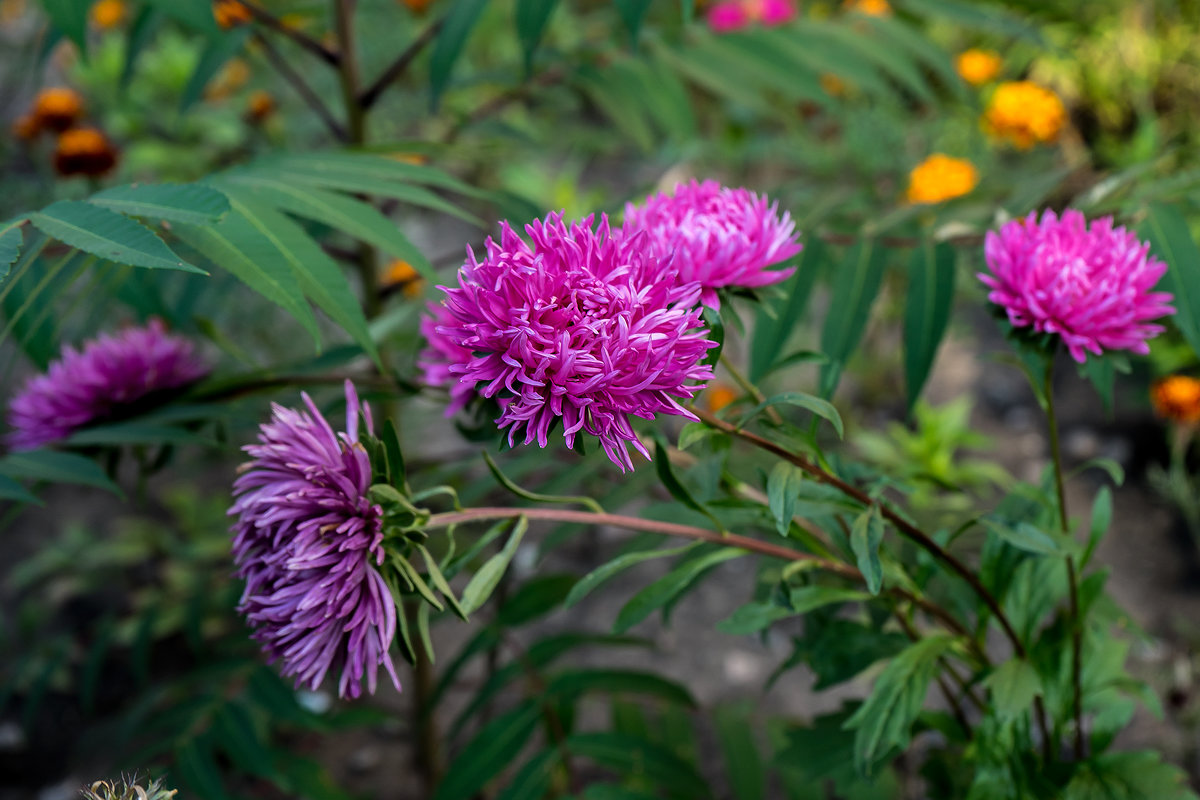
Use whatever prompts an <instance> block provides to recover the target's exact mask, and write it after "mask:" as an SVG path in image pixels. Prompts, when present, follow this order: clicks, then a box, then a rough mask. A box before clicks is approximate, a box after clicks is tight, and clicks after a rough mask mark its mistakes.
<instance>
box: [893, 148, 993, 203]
mask: <svg viewBox="0 0 1200 800" xmlns="http://www.w3.org/2000/svg"><path fill="white" fill-rule="evenodd" d="M977 183H979V171H978V170H976V169H975V165H974V164H972V163H971V162H970V161H967V160H965V159H962V158H953V157H951V156H947V155H944V154H942V153H934V154H933V155H931V156H930V157H929V158H927V159H925V160H924V161H922V162H921V163H920V164H918V165H917V166H915V167H913V169H912V172H910V173H909V174H908V192H907V193H906V195H905V196H906V197H907V199H908V202H910V203H941V202H942V201H944V200H950V199H952V198H955V197H962V196H963V195H964V194H967V193H969V192H970V191H971V190H972V189H974V188H975V185H976V184H977Z"/></svg>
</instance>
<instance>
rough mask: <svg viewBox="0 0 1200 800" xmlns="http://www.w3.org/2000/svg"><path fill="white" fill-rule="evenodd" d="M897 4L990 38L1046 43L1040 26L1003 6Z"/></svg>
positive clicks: (921, 0) (904, 0) (931, 1)
mask: <svg viewBox="0 0 1200 800" xmlns="http://www.w3.org/2000/svg"><path fill="white" fill-rule="evenodd" d="M897 4H898V5H899V6H900V8H902V9H904V10H905V11H911V12H912V13H914V14H921V15H927V16H930V17H941V18H944V19H947V20H950V21H952V22H956V23H958V24H960V25H963V26H964V27H967V28H972V29H974V30H978V31H981V32H983V33H986V34H989V35H997V34H1000V35H1005V36H1015V37H1017V38H1020V39H1025V40H1026V41H1030V42H1034V43H1037V44H1044V43H1045V38H1044V37H1043V36H1042V32H1041V31H1040V30H1039V29H1038V28H1037V26H1036V25H1033V24H1031V23H1030V22H1029V21H1028V20H1026V19H1023V18H1022V17H1021V16H1019V15H1017V14H1015V13H1013V12H1012V11H1009V10H1008V9H1006V8H1003V7H1001V6H999V5H993V4H990V3H980V2H974V0H972V2H966V1H965V0H897Z"/></svg>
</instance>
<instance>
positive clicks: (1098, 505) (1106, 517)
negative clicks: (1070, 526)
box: [1079, 486, 1113, 572]
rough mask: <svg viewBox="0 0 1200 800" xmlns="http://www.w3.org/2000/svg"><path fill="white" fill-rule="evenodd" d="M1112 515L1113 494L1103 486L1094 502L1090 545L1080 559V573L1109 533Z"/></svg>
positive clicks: (1089, 535) (1090, 526)
mask: <svg viewBox="0 0 1200 800" xmlns="http://www.w3.org/2000/svg"><path fill="white" fill-rule="evenodd" d="M1112 513H1113V504H1112V492H1111V491H1110V490H1109V488H1108V487H1107V486H1102V487H1100V491H1098V492H1096V498H1095V499H1094V500H1093V501H1092V520H1091V524H1090V525H1089V526H1088V543H1087V546H1086V547H1085V548H1084V550H1083V556H1082V557H1081V558H1080V559H1079V571H1080V572H1083V570H1084V569H1085V568H1086V567H1087V565H1088V562H1090V561H1091V560H1092V555H1093V554H1094V553H1095V552H1096V548H1097V547H1098V546H1099V545H1100V540H1101V539H1103V538H1104V534H1105V533H1107V532H1108V526H1109V524H1110V523H1112Z"/></svg>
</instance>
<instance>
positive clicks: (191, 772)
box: [175, 737, 229, 800]
mask: <svg viewBox="0 0 1200 800" xmlns="http://www.w3.org/2000/svg"><path fill="white" fill-rule="evenodd" d="M175 774H176V775H178V777H179V778H180V779H181V780H182V781H183V784H184V785H185V786H188V787H191V789H192V792H194V793H195V796H196V797H203V798H205V800H225V798H227V797H229V795H228V793H227V792H226V791H225V784H224V783H223V782H222V781H221V770H220V768H219V767H218V766H217V762H216V759H214V758H213V754H212V750H211V748H210V746H209V744H208V743H207V742H204V741H200V740H197V739H196V738H195V737H187V738H185V739H184V740H183V745H182V747H180V749H179V750H178V751H177V752H176V753H175Z"/></svg>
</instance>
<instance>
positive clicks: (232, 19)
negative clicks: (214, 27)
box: [213, 0, 254, 30]
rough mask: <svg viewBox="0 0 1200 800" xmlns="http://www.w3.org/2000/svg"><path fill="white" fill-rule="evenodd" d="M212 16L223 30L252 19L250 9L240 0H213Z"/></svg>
mask: <svg viewBox="0 0 1200 800" xmlns="http://www.w3.org/2000/svg"><path fill="white" fill-rule="evenodd" d="M213 17H215V18H216V20H217V24H218V25H220V26H221V27H222V28H224V29H225V30H229V29H230V28H236V27H237V26H238V25H245V24H246V23H247V22H249V21H250V20H252V19H254V16H253V15H252V14H251V13H250V9H248V8H246V5H245V4H244V3H242V2H240V0H213Z"/></svg>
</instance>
